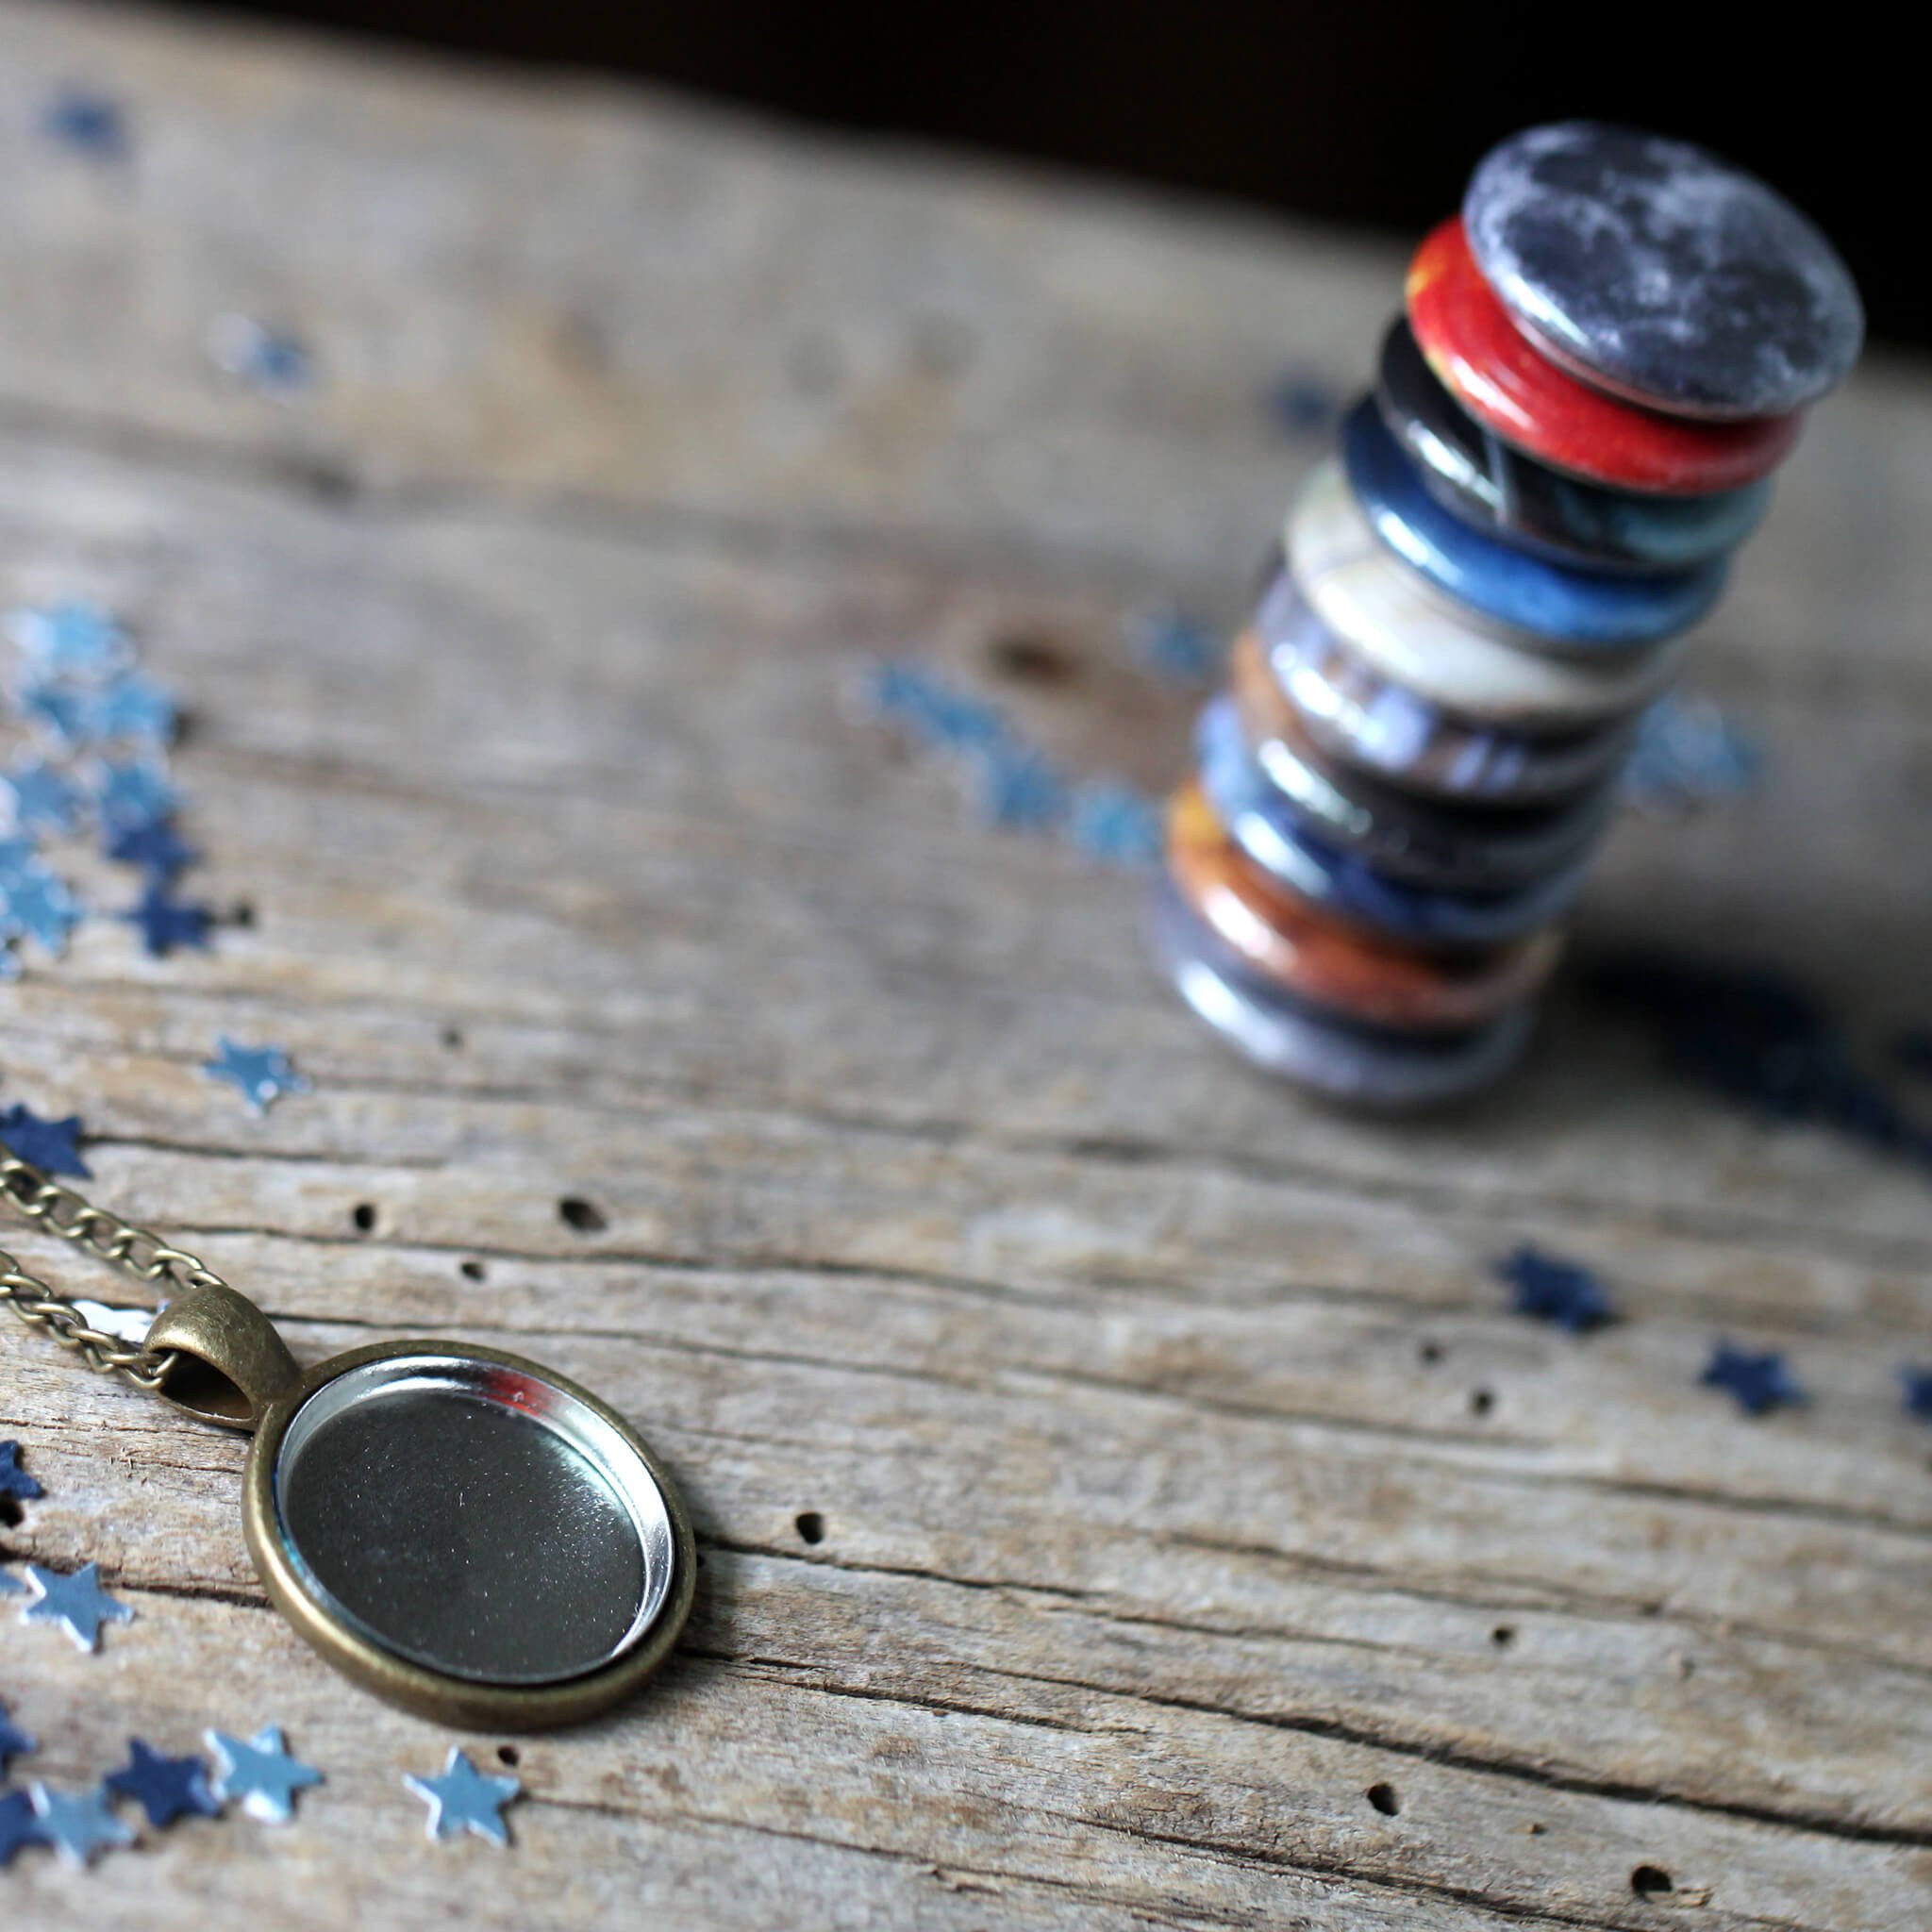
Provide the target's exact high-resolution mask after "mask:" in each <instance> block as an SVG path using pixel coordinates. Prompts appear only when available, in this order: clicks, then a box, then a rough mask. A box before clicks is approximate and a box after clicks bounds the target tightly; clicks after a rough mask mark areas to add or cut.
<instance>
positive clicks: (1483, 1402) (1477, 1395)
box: [1469, 1389, 1496, 1415]
mask: <svg viewBox="0 0 1932 1932" xmlns="http://www.w3.org/2000/svg"><path fill="white" fill-rule="evenodd" d="M1495 1406H1496V1398H1495V1397H1494V1396H1493V1395H1492V1394H1491V1393H1490V1391H1488V1390H1487V1389H1472V1390H1471V1391H1469V1412H1470V1414H1471V1415H1488V1414H1489V1412H1490V1411H1491V1409H1492V1408H1494V1407H1495Z"/></svg>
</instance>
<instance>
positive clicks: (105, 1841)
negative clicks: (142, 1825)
mask: <svg viewBox="0 0 1932 1932" xmlns="http://www.w3.org/2000/svg"><path fill="white" fill-rule="evenodd" d="M27 1790H28V1793H29V1795H30V1796H31V1797H32V1799H33V1801H34V1816H35V1818H36V1819H38V1820H39V1822H40V1827H41V1830H42V1834H43V1841H44V1842H45V1843H47V1844H50V1845H52V1846H53V1847H54V1849H55V1850H56V1851H57V1852H58V1853H59V1855H60V1857H61V1859H62V1861H63V1862H64V1863H66V1864H69V1865H72V1866H74V1867H75V1868H76V1869H78V1868H79V1867H81V1866H83V1865H87V1864H89V1863H91V1862H92V1859H93V1857H94V1855H95V1854H96V1853H97V1852H104V1851H106V1850H108V1848H109V1847H110V1846H113V1845H131V1844H132V1843H133V1842H134V1833H133V1831H132V1830H131V1829H130V1828H129V1826H128V1825H127V1824H126V1823H125V1821H124V1820H122V1819H119V1818H116V1817H115V1816H114V1812H113V1807H111V1806H110V1805H109V1804H108V1793H107V1792H106V1791H105V1790H103V1789H102V1788H101V1787H100V1786H99V1785H96V1786H94V1787H93V1789H92V1790H86V1791H56V1790H49V1788H48V1787H47V1786H45V1785H42V1784H35V1785H29V1786H28V1787H27Z"/></svg>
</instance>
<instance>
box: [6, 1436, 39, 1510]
mask: <svg viewBox="0 0 1932 1932" xmlns="http://www.w3.org/2000/svg"><path fill="white" fill-rule="evenodd" d="M44 1493H45V1492H44V1491H42V1488H41V1486H40V1484H39V1483H37V1482H35V1480H34V1479H33V1477H32V1476H30V1475H29V1474H27V1473H26V1471H25V1470H24V1469H23V1468H21V1466H20V1444H19V1443H18V1442H0V1496H12V1497H14V1498H16V1499H17V1500H19V1501H20V1502H23V1503H31V1502H32V1501H33V1499H34V1498H35V1497H36V1496H39V1495H42V1494H44Z"/></svg>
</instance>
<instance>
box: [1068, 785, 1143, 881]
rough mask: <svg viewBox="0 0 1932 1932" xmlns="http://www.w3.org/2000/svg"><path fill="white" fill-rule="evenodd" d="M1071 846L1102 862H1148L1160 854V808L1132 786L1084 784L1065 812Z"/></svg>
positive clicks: (1134, 863)
mask: <svg viewBox="0 0 1932 1932" xmlns="http://www.w3.org/2000/svg"><path fill="white" fill-rule="evenodd" d="M1067 835H1068V837H1069V838H1071V839H1072V840H1073V841H1074V848H1075V849H1076V850H1077V851H1079V852H1082V853H1084V854H1085V855H1086V856H1087V857H1088V858H1095V859H1098V860H1099V861H1100V862H1101V863H1102V864H1103V865H1125V866H1137V865H1151V864H1153V863H1154V861H1155V860H1156V859H1158V858H1159V857H1160V808H1159V807H1158V805H1156V804H1155V803H1154V801H1153V800H1152V799H1150V798H1146V797H1143V796H1142V795H1141V793H1140V792H1138V791H1135V790H1134V788H1133V787H1132V786H1131V785H1121V784H1116V783H1114V782H1113V781H1112V780H1110V779H1103V780H1099V781H1096V782H1095V783H1093V784H1091V785H1083V786H1081V787H1080V788H1079V790H1078V791H1075V792H1074V803H1073V808H1072V809H1071V810H1070V811H1069V812H1068V814H1067Z"/></svg>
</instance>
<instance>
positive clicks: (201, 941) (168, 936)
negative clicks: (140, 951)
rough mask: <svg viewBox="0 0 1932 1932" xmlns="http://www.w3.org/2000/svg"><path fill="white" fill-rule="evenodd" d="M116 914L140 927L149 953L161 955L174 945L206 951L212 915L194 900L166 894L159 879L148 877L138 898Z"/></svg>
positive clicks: (166, 889) (166, 953) (159, 957)
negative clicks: (123, 910) (176, 897)
mask: <svg viewBox="0 0 1932 1932" xmlns="http://www.w3.org/2000/svg"><path fill="white" fill-rule="evenodd" d="M115 917H116V918H118V919H121V920H124V921H125V923H126V924H129V925H133V926H138V927H140V929H141V940H142V945H144V946H145V947H146V948H147V950H148V954H149V956H150V957H151V958H156V959H161V958H166V957H167V955H168V954H170V953H172V952H174V951H175V948H176V947H177V946H192V947H193V948H194V949H195V950H196V951H198V952H203V953H205V952H207V951H208V923H209V921H210V920H211V919H212V918H213V917H214V915H213V914H212V913H211V912H210V911H209V910H208V908H207V907H206V906H203V905H200V904H199V903H197V902H196V901H194V900H192V899H171V898H169V897H168V888H167V887H166V886H165V885H164V884H162V883H161V881H160V880H158V879H150V880H149V881H148V888H147V891H144V892H143V893H142V895H141V899H140V902H139V903H138V904H136V905H133V906H130V907H129V908H127V910H126V911H125V912H121V913H117V914H116V915H115Z"/></svg>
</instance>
